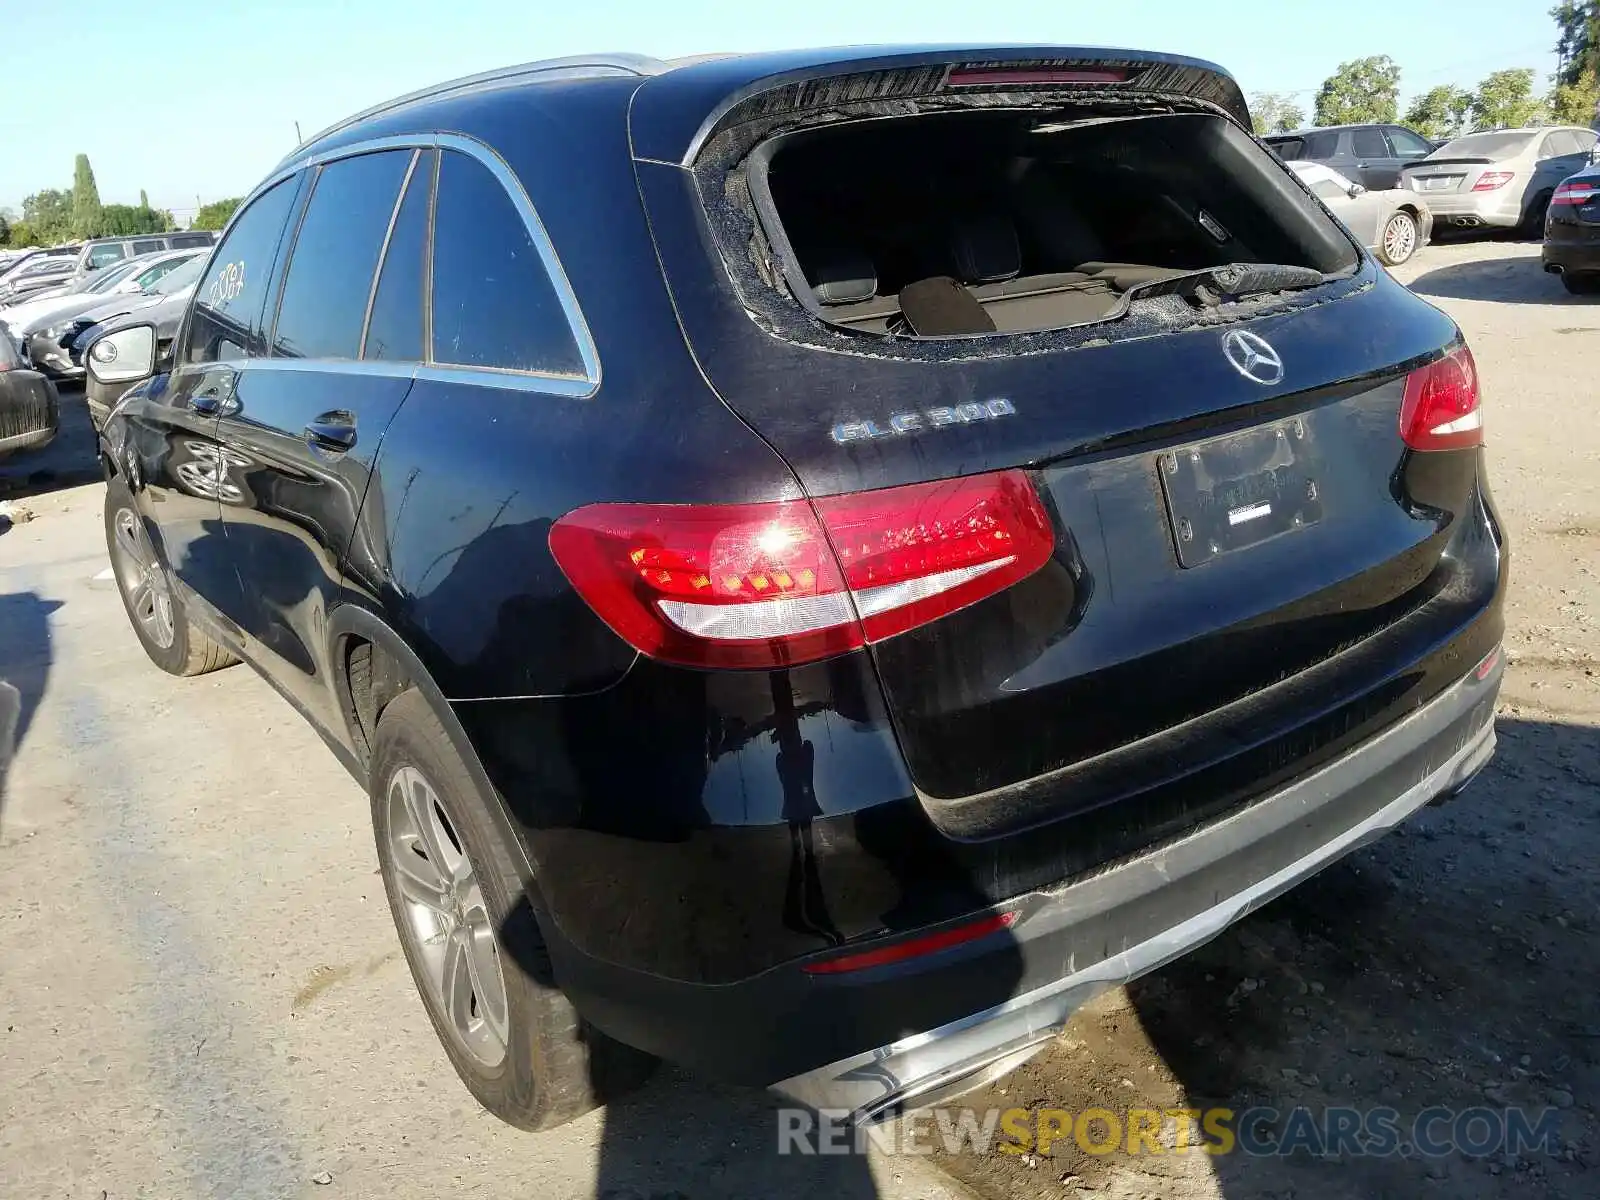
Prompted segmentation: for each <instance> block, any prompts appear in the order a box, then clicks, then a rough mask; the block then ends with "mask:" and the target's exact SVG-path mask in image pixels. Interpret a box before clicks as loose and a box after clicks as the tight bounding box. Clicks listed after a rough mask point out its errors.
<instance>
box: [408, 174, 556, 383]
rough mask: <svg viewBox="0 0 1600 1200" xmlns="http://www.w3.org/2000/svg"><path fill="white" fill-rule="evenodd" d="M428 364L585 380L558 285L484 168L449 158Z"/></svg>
mask: <svg viewBox="0 0 1600 1200" xmlns="http://www.w3.org/2000/svg"><path fill="white" fill-rule="evenodd" d="M433 237H434V244H433V358H434V361H435V362H439V363H445V364H449V365H453V366H470V367H491V368H496V369H501V370H512V371H535V372H539V373H541V374H548V375H578V376H581V375H583V374H584V365H583V359H582V357H581V355H580V354H579V352H578V346H577V343H576V342H575V341H574V339H573V334H572V326H571V325H570V324H569V322H568V319H567V315H566V311H565V309H564V308H563V307H562V305H561V301H560V298H559V297H558V295H557V292H556V289H555V285H554V284H553V283H552V282H551V281H550V276H549V274H548V273H547V272H546V270H545V265H544V260H543V258H541V257H540V254H539V251H538V249H537V248H536V247H535V245H534V241H533V236H532V234H530V233H529V231H528V227H527V225H526V224H525V223H524V222H523V219H522V214H521V212H520V211H519V210H518V208H517V206H516V204H515V203H514V202H513V201H512V199H511V197H510V196H509V195H508V194H507V193H506V190H505V188H504V187H502V186H501V184H500V181H499V180H498V179H497V178H495V176H494V175H493V174H492V173H491V172H490V171H489V168H487V167H486V166H484V165H483V164H482V163H480V162H478V161H477V160H476V159H473V158H470V157H468V156H467V155H465V154H457V153H454V152H452V151H445V152H444V153H443V155H442V156H441V159H440V164H439V191H438V201H437V206H436V210H435V216H434V234H433Z"/></svg>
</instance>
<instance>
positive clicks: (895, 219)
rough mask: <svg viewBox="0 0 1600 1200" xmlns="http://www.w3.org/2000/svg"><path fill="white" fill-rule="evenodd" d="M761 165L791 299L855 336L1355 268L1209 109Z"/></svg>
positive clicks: (935, 125)
mask: <svg viewBox="0 0 1600 1200" xmlns="http://www.w3.org/2000/svg"><path fill="white" fill-rule="evenodd" d="M764 157H765V158H766V163H767V165H766V172H765V182H766V191H767V194H768V195H769V196H770V199H771V209H770V210H769V211H768V212H767V213H766V217H767V222H768V225H769V226H770V225H771V224H772V223H773V221H774V218H775V219H776V222H777V223H778V224H779V225H780V226H781V232H782V235H783V236H782V238H781V239H778V238H774V239H773V240H774V241H775V242H776V243H778V244H779V249H780V253H783V249H784V248H783V247H782V242H784V241H786V242H787V253H788V255H791V256H792V259H793V261H792V263H791V265H790V268H789V270H788V275H789V276H790V279H791V281H792V282H794V283H796V285H797V286H796V288H795V290H796V291H797V292H798V293H800V295H799V299H800V300H801V302H802V303H804V304H805V305H806V307H807V308H810V309H811V310H812V311H813V312H815V313H816V314H817V315H818V316H819V317H820V318H821V319H822V320H824V321H826V322H828V323H830V324H832V325H835V326H839V327H842V328H846V329H851V330H856V331H860V332H864V333H875V334H892V335H900V336H913V337H951V336H965V335H972V334H983V333H992V332H997V331H998V332H1022V331H1031V330H1046V329H1059V328H1064V327H1067V326H1072V325H1082V324H1087V323H1092V322H1097V321H1105V320H1109V319H1112V318H1114V317H1116V316H1118V315H1120V314H1121V313H1122V312H1124V311H1126V309H1127V306H1128V301H1129V298H1130V292H1131V291H1133V289H1137V288H1141V287H1142V286H1143V285H1152V284H1159V283H1161V282H1162V281H1164V280H1171V279H1174V278H1176V277H1178V276H1181V275H1184V274H1187V273H1190V272H1193V271H1196V270H1199V269H1203V268H1207V267H1216V266H1223V265H1227V264H1234V263H1270V264H1276V265H1281V266H1291V267H1298V268H1310V269H1311V270H1314V271H1317V272H1320V273H1322V274H1324V275H1332V274H1339V273H1347V272H1349V271H1351V270H1353V269H1354V267H1355V266H1356V264H1357V261H1358V258H1357V253H1356V251H1355V249H1354V247H1353V246H1352V245H1351V243H1350V240H1349V239H1348V237H1346V236H1345V235H1344V234H1343V233H1342V232H1341V231H1340V230H1339V229H1338V227H1337V226H1336V225H1335V224H1334V223H1333V222H1332V221H1330V220H1329V218H1328V217H1327V215H1326V214H1325V213H1324V212H1323V211H1322V210H1321V208H1319V207H1318V206H1317V205H1316V204H1315V203H1313V202H1312V201H1311V200H1310V199H1309V198H1308V197H1307V196H1306V195H1305V193H1304V192H1303V190H1301V189H1300V188H1299V187H1298V185H1296V184H1295V183H1294V182H1293V181H1292V180H1291V179H1290V178H1289V177H1288V176H1287V173H1286V172H1285V171H1284V170H1283V167H1282V166H1281V164H1279V163H1277V162H1275V161H1274V160H1273V158H1272V157H1271V156H1270V155H1268V154H1267V153H1266V152H1265V151H1263V150H1262V149H1261V148H1260V147H1259V146H1258V145H1257V144H1256V143H1255V142H1254V141H1253V140H1252V139H1251V138H1250V137H1249V136H1248V135H1246V134H1245V133H1244V132H1243V131H1242V130H1240V129H1238V128H1237V127H1236V126H1234V125H1232V124H1231V123H1230V122H1228V121H1226V120H1223V119H1221V118H1219V117H1216V116H1212V115H1209V114H1195V113H1184V114H1160V115H1143V116H1111V117H1107V116H1088V117H1086V116H1085V115H1084V114H1083V113H1082V112H1081V111H1079V112H1075V113H1072V114H1069V115H1066V116H1062V115H1060V114H1049V113H1041V112H1040V111H1038V110H1030V111H1027V112H1020V111H1016V110H1009V111H993V110H991V111H986V112H975V113H971V112H969V113H941V114H928V115H920V116H915V117H901V118H895V119H876V120H864V121H857V122H852V123H848V124H839V125H834V126H831V127H828V128H823V129H813V130H808V131H803V132H799V133H792V134H789V135H787V136H785V137H784V138H782V139H781V140H779V141H778V142H777V143H776V144H775V145H773V144H769V150H768V152H767V154H766V155H765V156H764ZM769 232H770V230H769ZM798 277H803V283H801V282H800V281H799V278H798ZM1152 290H1157V291H1166V290H1170V287H1169V288H1159V287H1158V288H1154V289H1152Z"/></svg>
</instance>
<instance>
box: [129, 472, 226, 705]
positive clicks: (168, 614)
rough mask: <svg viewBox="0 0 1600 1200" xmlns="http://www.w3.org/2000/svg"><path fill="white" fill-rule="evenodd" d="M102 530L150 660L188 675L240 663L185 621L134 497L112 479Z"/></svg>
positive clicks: (171, 671) (131, 618)
mask: <svg viewBox="0 0 1600 1200" xmlns="http://www.w3.org/2000/svg"><path fill="white" fill-rule="evenodd" d="M105 531H106V553H107V554H108V555H109V556H110V558H111V571H112V574H113V575H114V576H115V578H116V581H117V594H118V595H120V596H121V597H122V607H123V610H124V611H125V612H126V613H127V614H128V623H129V624H130V625H132V626H133V632H134V636H136V637H137V638H138V639H139V644H140V645H141V646H143V647H144V652H145V654H146V656H147V657H148V658H149V659H150V661H151V662H153V663H155V665H156V666H158V667H160V668H161V669H162V670H163V671H165V672H166V673H167V674H168V675H180V676H191V675H204V674H207V673H208V672H210V671H219V670H221V669H222V668H223V667H231V666H233V665H234V664H235V663H237V662H238V661H239V660H238V659H237V658H235V657H234V656H233V655H232V654H231V653H229V652H228V651H227V650H225V649H223V648H222V647H221V646H219V645H217V643H216V642H214V641H212V640H211V638H209V637H208V636H206V634H204V633H202V632H201V631H200V630H199V629H198V628H196V627H195V625H194V623H193V622H192V621H190V620H189V618H188V615H187V614H186V613H185V612H184V607H183V598H182V597H181V596H180V595H179V594H178V590H177V588H175V587H174V586H173V582H172V576H171V575H170V574H169V573H168V571H167V567H166V564H165V563H163V562H162V561H161V558H160V556H159V555H158V554H156V552H155V547H154V546H153V545H152V544H151V541H150V534H149V532H148V531H147V530H146V529H145V525H144V518H143V517H141V516H140V515H139V510H138V508H137V506H135V504H134V502H133V497H132V495H130V494H129V492H128V489H127V487H126V486H125V485H124V484H123V483H122V481H121V480H120V479H117V478H114V477H113V478H112V479H111V480H110V481H108V482H107V484H106V506H105Z"/></svg>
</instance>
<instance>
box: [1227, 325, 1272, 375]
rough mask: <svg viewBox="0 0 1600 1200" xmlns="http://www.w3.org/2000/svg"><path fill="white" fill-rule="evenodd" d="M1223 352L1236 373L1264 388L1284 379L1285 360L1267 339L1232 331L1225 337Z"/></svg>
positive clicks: (1240, 331)
mask: <svg viewBox="0 0 1600 1200" xmlns="http://www.w3.org/2000/svg"><path fill="white" fill-rule="evenodd" d="M1222 352H1223V353H1224V354H1226V355H1227V356H1228V361H1229V362H1230V363H1232V364H1233V369H1234V370H1235V371H1237V372H1239V374H1241V375H1243V376H1244V377H1245V378H1246V379H1253V380H1255V381H1256V382H1257V383H1259V384H1261V385H1262V386H1263V387H1266V386H1270V385H1271V384H1274V383H1277V382H1278V381H1279V380H1281V379H1282V378H1283V359H1281V358H1279V357H1278V352H1277V351H1276V350H1274V349H1273V348H1272V346H1271V345H1270V344H1269V343H1268V342H1267V339H1266V338H1262V337H1257V336H1256V335H1255V334H1253V333H1249V332H1247V331H1245V330H1243V329H1231V330H1229V331H1228V332H1227V333H1226V334H1224V335H1223V338H1222Z"/></svg>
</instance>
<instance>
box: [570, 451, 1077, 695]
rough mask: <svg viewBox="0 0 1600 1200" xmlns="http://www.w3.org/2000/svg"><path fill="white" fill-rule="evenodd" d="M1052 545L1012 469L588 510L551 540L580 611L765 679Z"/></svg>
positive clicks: (983, 589) (890, 628) (692, 658)
mask: <svg viewBox="0 0 1600 1200" xmlns="http://www.w3.org/2000/svg"><path fill="white" fill-rule="evenodd" d="M1054 548H1055V536H1054V534H1053V533H1052V532H1051V527H1050V520H1049V517H1048V516H1047V514H1046V513H1045V511H1044V505H1043V504H1041V503H1040V500H1039V496H1038V493H1036V492H1035V491H1034V489H1033V486H1032V484H1030V483H1029V482H1028V478H1027V476H1026V475H1024V474H1023V473H1022V472H1021V471H1003V472H1000V473H998V474H994V475H975V476H971V477H969V478H965V479H949V480H943V481H940V482H938V483H918V484H911V485H909V486H907V487H898V488H886V489H884V490H882V491H875V492H858V493H855V494H852V495H846V496H829V497H826V498H824V499H821V500H817V501H814V502H810V503H808V502H806V501H803V500H796V501H783V502H778V503H769V504H721V505H676V504H595V505H590V506H588V507H586V508H580V509H577V510H575V511H573V512H570V513H568V514H567V515H566V516H564V517H562V518H561V519H560V520H558V521H557V522H556V523H555V524H554V525H553V526H552V527H551V529H550V551H551V553H552V554H553V555H554V556H555V559H556V562H557V563H559V564H560V566H561V569H562V570H563V571H564V572H566V575H567V578H568V579H570V580H571V581H572V585H573V586H574V587H575V588H576V589H577V590H578V592H579V593H580V594H581V595H582V596H583V598H584V599H585V600H586V601H587V602H588V604H589V606H590V607H591V608H593V609H594V611H595V612H596V613H597V614H598V615H599V616H600V618H601V619H602V620H603V621H605V623H606V624H607V625H609V626H610V627H611V629H612V630H613V631H614V632H615V633H616V634H617V635H618V636H619V637H621V638H622V639H623V640H624V641H626V642H628V643H629V644H630V645H632V646H634V647H635V648H636V649H638V650H639V651H641V652H642V653H644V654H647V655H649V656H650V657H652V658H659V659H665V660H667V661H669V662H678V663H684V664H687V665H690V666H698V667H752V668H771V667H783V666H793V665H795V664H798V663H803V662H811V661H814V660H816V659H820V658H827V657H829V656H831V655H834V654H840V653H843V652H844V651H847V650H852V649H855V648H856V647H858V646H862V645H865V644H866V643H868V642H876V641H880V640H882V639H883V638H887V637H891V636H893V635H894V634H897V633H903V632H904V631H905V630H907V629H911V628H912V627H914V626H917V625H921V624H924V623H926V622H928V621H932V620H934V619H936V618H938V617H942V616H944V615H946V614H948V613H951V612H954V611H955V610H956V609H958V608H963V607H965V606H966V605H968V604H971V603H973V602H974V601H976V600H980V599H982V598H983V597H985V596H989V595H992V594H994V593H995V592H998V591H1001V590H1002V589H1004V588H1007V587H1009V586H1011V585H1012V584H1013V583H1016V582H1017V581H1018V580H1021V579H1023V578H1025V577H1026V576H1028V575H1031V574H1032V573H1033V572H1034V571H1036V570H1038V569H1039V568H1040V567H1041V566H1043V565H1044V563H1045V562H1046V561H1047V560H1048V559H1049V558H1050V555H1051V553H1052V551H1053V550H1054Z"/></svg>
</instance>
